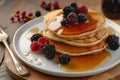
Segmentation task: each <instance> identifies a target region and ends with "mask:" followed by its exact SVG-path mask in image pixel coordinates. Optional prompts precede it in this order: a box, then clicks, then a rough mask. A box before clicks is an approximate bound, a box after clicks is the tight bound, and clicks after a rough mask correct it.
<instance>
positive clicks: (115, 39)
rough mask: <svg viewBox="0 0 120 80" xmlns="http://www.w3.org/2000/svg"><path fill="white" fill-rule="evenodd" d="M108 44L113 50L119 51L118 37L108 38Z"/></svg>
mask: <svg viewBox="0 0 120 80" xmlns="http://www.w3.org/2000/svg"><path fill="white" fill-rule="evenodd" d="M106 42H107V43H108V47H109V48H110V49H112V50H117V49H118V48H119V37H118V36H116V35H110V36H108V37H107V39H106Z"/></svg>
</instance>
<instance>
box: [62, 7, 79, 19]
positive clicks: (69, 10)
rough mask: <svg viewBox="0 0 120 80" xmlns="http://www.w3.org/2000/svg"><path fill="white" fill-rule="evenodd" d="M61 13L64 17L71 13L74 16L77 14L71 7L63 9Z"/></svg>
mask: <svg viewBox="0 0 120 80" xmlns="http://www.w3.org/2000/svg"><path fill="white" fill-rule="evenodd" d="M63 12H64V13H63V14H64V16H65V17H66V16H67V15H68V14H69V13H71V12H75V13H76V14H77V13H78V11H77V9H76V8H74V7H72V6H66V7H64V9H63Z"/></svg>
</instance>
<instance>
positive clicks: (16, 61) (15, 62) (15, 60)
mask: <svg viewBox="0 0 120 80" xmlns="http://www.w3.org/2000/svg"><path fill="white" fill-rule="evenodd" d="M3 43H4V45H5V46H6V48H7V49H8V51H9V53H10V55H11V57H12V59H13V62H14V64H17V63H20V62H19V61H18V60H17V58H16V57H15V55H14V53H13V52H12V50H11V49H10V47H9V46H8V43H7V41H6V40H3Z"/></svg>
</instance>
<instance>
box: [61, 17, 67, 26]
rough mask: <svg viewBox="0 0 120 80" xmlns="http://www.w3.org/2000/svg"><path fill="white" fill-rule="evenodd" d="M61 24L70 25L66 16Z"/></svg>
mask: <svg viewBox="0 0 120 80" xmlns="http://www.w3.org/2000/svg"><path fill="white" fill-rule="evenodd" d="M61 25H63V26H66V25H68V20H67V19H65V18H64V19H63V20H62V21H61Z"/></svg>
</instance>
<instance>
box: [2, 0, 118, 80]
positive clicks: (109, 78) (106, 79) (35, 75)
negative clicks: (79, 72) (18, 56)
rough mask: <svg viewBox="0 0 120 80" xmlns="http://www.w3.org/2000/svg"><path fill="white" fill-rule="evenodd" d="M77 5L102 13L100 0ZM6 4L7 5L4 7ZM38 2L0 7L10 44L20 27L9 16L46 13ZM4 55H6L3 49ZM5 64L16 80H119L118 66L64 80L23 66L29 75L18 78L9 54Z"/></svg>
mask: <svg viewBox="0 0 120 80" xmlns="http://www.w3.org/2000/svg"><path fill="white" fill-rule="evenodd" d="M75 1H76V2H77V3H78V4H80V3H83V4H86V5H87V6H88V7H89V8H90V9H92V10H95V11H98V12H100V13H102V11H101V0H96V1H95V0H75ZM45 2H49V0H45ZM71 2H72V0H59V4H60V6H61V8H63V7H64V6H65V5H69V4H70V3H71ZM6 4H7V5H6ZM39 5H40V1H39V0H35V1H34V0H29V1H28V0H20V1H19V2H18V1H17V0H10V1H9V0H8V1H7V2H6V3H5V4H4V6H5V7H4V8H3V7H1V8H0V9H1V10H2V11H0V17H2V19H3V20H0V24H2V25H3V26H8V28H7V29H6V32H7V33H8V34H9V41H10V42H12V38H13V35H14V32H15V31H16V30H17V29H18V28H19V26H20V25H21V24H20V23H11V22H10V20H9V18H10V15H11V14H12V13H14V12H16V11H17V10H21V11H23V10H26V11H27V12H34V11H36V10H40V11H41V12H42V14H45V13H47V11H45V10H43V9H41V8H40V7H39ZM114 21H115V22H116V23H118V24H119V25H120V20H114ZM5 53H8V52H7V50H6V49H5ZM5 63H6V65H7V67H8V70H9V72H10V73H11V75H12V76H13V77H15V78H16V79H17V80H18V79H19V80H21V79H27V80H120V64H119V65H117V66H116V67H114V68H113V69H111V70H109V71H106V72H104V73H101V74H98V75H94V76H89V77H84V78H64V77H55V76H50V75H46V74H43V73H40V72H37V71H35V70H33V69H31V68H30V67H29V66H27V65H25V66H26V67H27V68H28V69H29V71H30V74H29V75H27V76H24V77H23V76H20V75H18V73H17V72H16V70H15V67H14V65H13V62H12V60H11V57H10V55H9V54H5Z"/></svg>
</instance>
